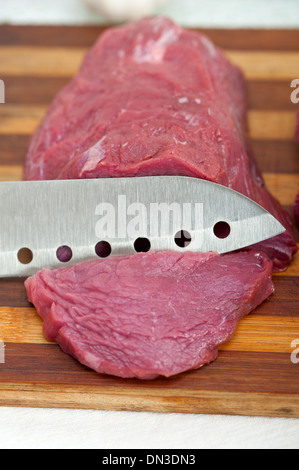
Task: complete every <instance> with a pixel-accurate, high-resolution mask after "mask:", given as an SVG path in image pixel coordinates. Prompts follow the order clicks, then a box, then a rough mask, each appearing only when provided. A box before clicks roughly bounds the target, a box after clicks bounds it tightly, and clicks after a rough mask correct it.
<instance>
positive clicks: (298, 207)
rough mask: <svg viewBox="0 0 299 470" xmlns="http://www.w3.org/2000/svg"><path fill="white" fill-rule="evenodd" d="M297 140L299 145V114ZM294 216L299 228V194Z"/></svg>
mask: <svg viewBox="0 0 299 470" xmlns="http://www.w3.org/2000/svg"><path fill="white" fill-rule="evenodd" d="M295 139H296V141H297V142H298V144H299V112H298V114H297V125H296V134H295ZM292 209H293V214H294V219H295V222H296V224H297V225H298V227H299V192H298V194H297V197H296V199H295V202H294V204H293V207H292Z"/></svg>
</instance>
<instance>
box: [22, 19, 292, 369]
mask: <svg viewBox="0 0 299 470" xmlns="http://www.w3.org/2000/svg"><path fill="white" fill-rule="evenodd" d="M165 174H167V175H185V176H193V177H198V178H204V179H207V180H210V181H213V182H216V183H220V184H223V185H225V186H228V187H230V188H233V189H235V190H237V191H240V192H241V193H243V194H245V195H246V196H248V197H250V198H251V199H253V200H255V201H257V202H258V203H260V204H261V205H262V206H264V207H265V208H266V209H268V210H269V211H270V212H271V213H272V214H273V215H274V216H276V217H277V218H278V219H279V220H280V221H281V222H282V223H283V225H284V226H285V227H286V229H287V231H286V232H285V233H284V234H282V235H280V236H277V237H275V238H272V239H271V240H268V241H266V242H262V243H260V244H258V245H256V246H255V247H249V248H248V251H247V252H239V253H235V254H227V255H223V256H219V255H217V254H202V255H199V254H196V255H195V254H189V253H184V255H181V254H180V255H178V254H176V253H146V254H142V255H140V254H139V255H134V256H131V257H127V258H113V257H112V258H109V259H107V260H105V261H103V260H94V261H90V262H84V263H80V264H79V265H77V266H75V267H68V268H63V269H60V270H47V269H46V270H42V271H41V272H40V273H38V274H37V275H36V276H33V277H31V278H29V279H28V280H27V282H26V288H27V291H28V296H29V298H30V300H31V301H32V302H33V304H34V305H35V306H36V308H37V311H38V312H39V314H40V315H41V316H42V318H44V320H45V322H44V332H45V335H46V336H47V337H48V338H50V339H54V340H56V341H57V342H58V343H59V344H60V346H61V347H62V349H64V350H65V351H66V352H68V353H70V354H71V355H73V356H74V357H76V358H77V359H78V360H79V361H81V362H82V363H84V364H86V365H88V366H89V367H91V368H93V369H95V370H97V371H98V372H104V373H108V374H114V375H119V376H121V377H138V378H153V377H155V376H157V375H165V376H169V375H173V374H177V373H179V372H181V371H184V370H188V369H192V368H197V367H200V366H201V365H203V364H205V363H209V362H210V361H211V360H213V359H215V357H216V355H217V346H218V345H219V344H221V343H223V342H224V341H227V340H228V339H229V338H230V337H231V336H232V334H233V332H234V330H235V328H236V325H237V323H238V321H239V319H240V318H241V317H242V316H243V315H245V314H247V313H249V312H250V311H251V310H252V309H254V308H255V307H256V306H257V305H258V304H259V303H261V302H262V301H263V300H265V299H266V298H267V297H268V296H269V295H270V294H271V292H273V285H272V281H271V276H270V273H271V269H274V270H283V269H285V268H286V266H287V264H288V263H289V262H290V260H291V259H292V255H293V254H294V253H295V251H296V243H295V241H294V238H293V234H292V224H291V219H290V217H289V216H288V214H287V213H286V212H284V211H283V210H282V209H281V207H280V205H279V203H278V202H277V201H276V200H275V199H274V198H273V197H272V196H271V195H270V194H269V192H268V191H267V189H266V188H265V185H264V182H263V179H262V176H261V174H260V172H259V171H258V168H257V166H256V163H255V161H254V157H253V154H252V151H251V149H250V145H249V141H248V138H247V124H246V92H245V82H244V79H243V76H242V73H241V71H240V70H239V69H238V68H237V67H235V66H233V65H231V64H230V63H229V62H228V61H227V59H226V58H225V57H224V55H223V53H222V52H221V51H220V50H219V49H218V48H216V47H215V46H214V45H213V44H212V43H211V41H210V40H209V39H208V38H206V37H205V36H203V35H200V34H196V33H192V32H190V31H185V30H183V29H181V28H179V27H178V26H176V25H175V24H173V23H172V22H171V21H169V20H167V19H165V18H149V19H144V20H141V21H138V22H135V23H132V24H130V25H126V26H122V27H118V28H113V29H110V30H108V31H107V32H105V33H104V34H103V35H102V36H101V38H100V39H99V41H98V42H97V43H96V44H95V45H94V47H93V48H92V49H91V50H90V52H89V53H88V54H87V56H86V58H85V60H84V62H83V65H82V67H81V69H80V71H79V73H78V74H77V76H76V77H75V78H74V79H73V80H72V81H71V83H70V84H69V85H68V86H67V87H66V88H64V90H62V92H61V93H60V94H59V95H58V96H57V98H56V99H55V100H54V102H53V103H52V105H51V106H50V109H49V111H48V113H47V115H46V117H45V119H44V121H43V122H42V124H41V125H40V127H39V129H38V130H37V132H36V134H35V136H34V138H33V139H32V142H31V145H30V148H29V152H28V155H27V160H26V167H25V179H28V180H29V179H56V178H57V179H68V178H100V177H123V176H137V175H139V176H141V175H142V176H147V175H165Z"/></svg>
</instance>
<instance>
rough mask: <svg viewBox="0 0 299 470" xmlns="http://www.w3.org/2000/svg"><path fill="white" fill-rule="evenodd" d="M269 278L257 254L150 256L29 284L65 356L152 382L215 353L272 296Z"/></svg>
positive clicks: (88, 266) (54, 273) (44, 275)
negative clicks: (66, 354)
mask: <svg viewBox="0 0 299 470" xmlns="http://www.w3.org/2000/svg"><path fill="white" fill-rule="evenodd" d="M244 266H246V269H244ZM271 274H272V266H271V263H270V261H269V260H268V258H267V257H266V255H264V254H261V253H256V252H253V251H250V252H243V253H238V254H227V255H225V256H219V255H217V254H215V253H212V254H211V253H208V254H195V253H184V254H181V253H176V252H160V253H151V252H150V253H146V254H141V253H139V254H136V255H132V256H129V257H113V258H110V259H105V260H95V261H93V260H92V261H87V262H82V263H79V264H77V265H75V266H72V267H68V268H63V269H55V270H50V269H44V270H42V271H40V272H39V273H38V274H37V275H35V276H33V277H31V278H29V279H27V281H26V288H27V292H28V296H29V300H30V301H31V302H32V303H33V304H34V305H35V306H36V308H37V310H38V312H39V313H40V314H41V316H42V318H43V319H44V324H43V326H44V333H45V336H46V338H47V339H49V340H55V341H57V342H58V343H59V344H60V346H61V348H62V349H63V350H64V351H65V352H66V353H68V354H71V355H72V356H74V357H75V358H76V359H78V360H79V361H80V362H81V363H83V364H85V365H86V366H88V367H90V368H92V369H94V370H95V371H98V372H102V373H108V374H113V375H117V376H119V377H124V378H128V377H137V378H139V379H153V378H155V377H157V376H159V375H164V376H171V375H175V374H178V373H180V372H183V371H186V370H189V369H197V368H198V367H200V366H202V365H203V364H207V363H209V362H211V361H213V360H214V359H216V357H217V346H218V345H220V344H222V343H224V342H226V341H228V340H229V339H230V338H231V337H232V335H233V333H234V331H235V329H236V326H237V324H238V322H239V320H240V318H242V317H243V316H244V315H246V314H248V313H249V312H251V311H252V310H253V309H254V308H255V307H256V306H257V305H259V304H260V303H261V302H262V301H263V300H265V299H266V298H267V297H268V296H269V295H270V294H271V293H272V292H273V284H272V279H271Z"/></svg>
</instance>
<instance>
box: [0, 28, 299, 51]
mask: <svg viewBox="0 0 299 470" xmlns="http://www.w3.org/2000/svg"><path fill="white" fill-rule="evenodd" d="M107 27H108V26H107V25H99V26H94V25H93V26H11V25H1V27H0V45H7V46H9V45H27V46H36V45H39V46H49V47H57V46H61V47H78V46H79V47H89V46H91V45H92V44H93V43H94V42H95V41H96V40H97V38H98V36H99V35H100V34H101V33H102V32H103V31H104V30H105V29H107ZM193 30H194V31H200V32H202V33H204V34H206V35H208V36H209V37H210V38H211V39H212V41H214V42H215V44H217V45H218V46H220V47H223V48H225V49H236V50H264V51H269V50H277V51H297V50H299V30H297V29H295V30H294V29H290V30H282V29H271V30H260V29H254V30H253V29H232V30H227V29H222V28H219V29H209V28H208V29H207V28H201V29H200V30H198V29H193Z"/></svg>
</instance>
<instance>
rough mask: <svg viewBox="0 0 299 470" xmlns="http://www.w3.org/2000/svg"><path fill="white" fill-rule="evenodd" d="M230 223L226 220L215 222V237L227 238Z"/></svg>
mask: <svg viewBox="0 0 299 470" xmlns="http://www.w3.org/2000/svg"><path fill="white" fill-rule="evenodd" d="M230 230H231V229H230V225H229V224H228V223H227V222H223V221H221V222H217V224H215V225H214V234H215V236H216V237H217V238H221V239H224V238H227V237H228V236H229V234H230Z"/></svg>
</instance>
